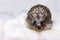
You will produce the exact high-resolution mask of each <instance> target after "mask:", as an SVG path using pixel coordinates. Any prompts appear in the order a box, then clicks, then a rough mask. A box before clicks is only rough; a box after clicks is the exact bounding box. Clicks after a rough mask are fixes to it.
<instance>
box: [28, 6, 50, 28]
mask: <svg viewBox="0 0 60 40" xmlns="http://www.w3.org/2000/svg"><path fill="white" fill-rule="evenodd" d="M41 6H42V5H37V6H34V7H32V8H31V10H30V11H29V12H28V16H29V17H30V23H31V24H33V25H34V26H35V27H36V28H38V29H40V28H41V27H42V22H43V21H45V20H46V19H50V16H51V15H50V14H49V13H50V12H48V9H47V8H46V7H45V6H42V7H41ZM47 17H48V18H47Z"/></svg>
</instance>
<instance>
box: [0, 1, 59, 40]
mask: <svg viewBox="0 0 60 40" xmlns="http://www.w3.org/2000/svg"><path fill="white" fill-rule="evenodd" d="M36 4H43V5H46V6H47V7H48V8H49V9H50V11H51V14H52V20H54V21H55V23H56V24H60V0H0V40H3V38H4V32H3V30H2V26H3V24H5V22H6V21H7V20H10V19H12V18H15V17H16V16H18V15H19V14H21V13H22V12H27V11H28V10H29V9H30V8H31V7H32V6H34V5H36Z"/></svg>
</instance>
